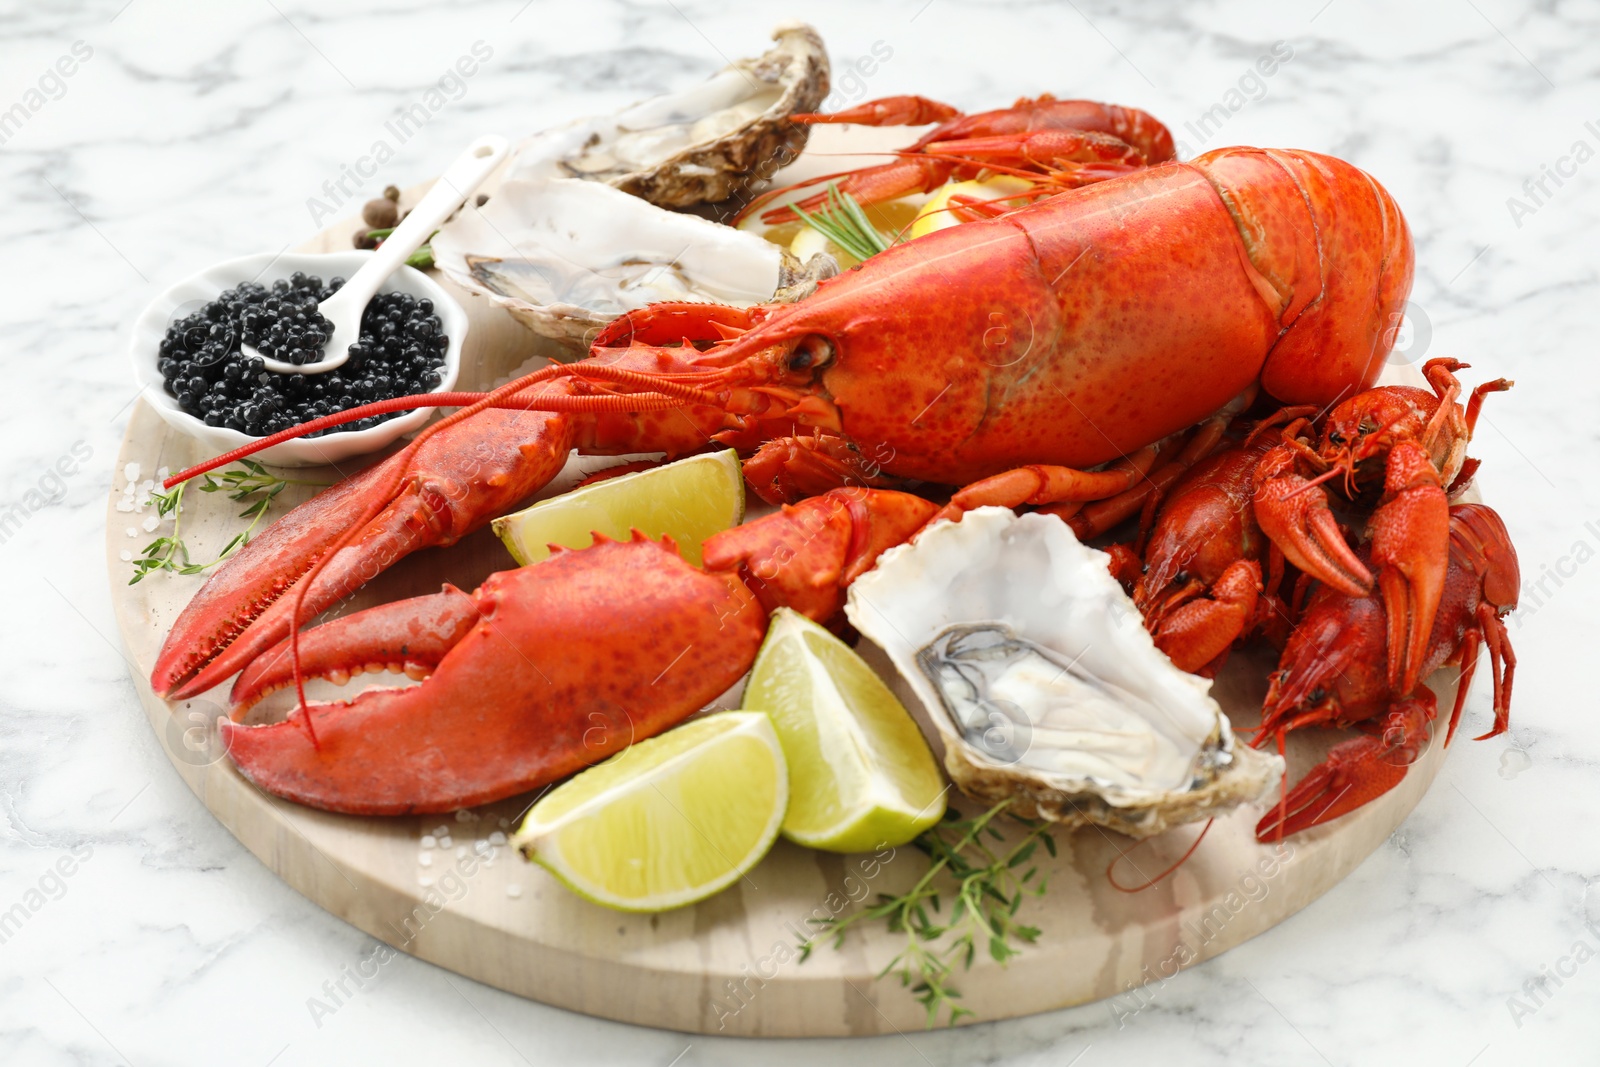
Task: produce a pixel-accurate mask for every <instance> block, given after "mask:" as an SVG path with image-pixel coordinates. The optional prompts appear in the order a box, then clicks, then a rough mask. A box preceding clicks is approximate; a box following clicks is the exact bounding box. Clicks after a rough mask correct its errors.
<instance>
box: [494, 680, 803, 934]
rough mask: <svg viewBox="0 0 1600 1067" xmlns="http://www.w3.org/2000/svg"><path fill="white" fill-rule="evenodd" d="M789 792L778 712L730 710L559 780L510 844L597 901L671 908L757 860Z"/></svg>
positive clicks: (716, 887)
mask: <svg viewBox="0 0 1600 1067" xmlns="http://www.w3.org/2000/svg"><path fill="white" fill-rule="evenodd" d="M788 801H789V776H788V773H787V771H786V770H785V768H784V763H783V751H782V749H781V748H780V747H779V745H778V738H777V735H776V734H774V733H773V732H772V722H771V720H769V719H768V718H767V717H766V716H765V715H762V714H759V713H757V712H745V711H725V712H719V713H718V714H715V715H707V716H705V717H704V718H700V719H695V720H693V721H692V722H689V723H687V724H686V725H684V726H680V727H678V728H677V729H676V730H669V731H668V732H666V733H664V734H662V735H661V736H659V737H653V738H651V739H649V740H648V741H641V742H639V743H638V744H636V745H633V746H632V747H631V748H628V749H626V750H624V751H622V752H619V753H617V754H616V755H615V756H612V757H611V758H610V759H608V760H606V761H605V762H604V763H600V764H596V765H595V766H593V767H590V768H589V769H588V770H586V771H584V772H583V773H581V774H579V775H578V776H577V777H575V778H573V779H571V780H570V781H568V782H566V783H565V784H564V785H562V786H560V787H558V788H557V789H555V790H553V791H552V792H551V793H550V794H549V795H547V796H546V797H545V798H544V799H543V800H541V801H539V802H538V803H537V804H535V805H534V806H533V810H531V811H529V812H528V817H527V818H526V819H525V820H523V823H522V828H521V829H520V830H518V831H517V833H516V836H515V837H514V838H512V844H513V845H515V846H516V847H517V848H518V849H520V850H521V851H522V853H523V855H525V856H527V857H528V858H529V859H531V860H533V861H535V862H536V863H539V864H541V865H543V866H544V867H546V868H547V869H549V871H550V873H552V874H554V875H555V876H556V877H557V878H559V879H560V880H561V882H562V883H563V884H564V885H566V887H567V888H568V889H571V890H572V891H573V892H574V893H577V894H578V895H579V896H581V897H584V898H585V899H587V900H591V901H593V902H595V903H596V904H604V905H605V906H606V907H608V908H616V909H618V910H620V911H666V910H667V909H668V908H677V907H682V906H683V905H685V904H692V903H694V902H695V901H697V900H704V899H705V898H706V897H709V896H711V895H712V894H714V893H717V892H719V891H720V890H722V889H725V888H727V887H728V886H729V885H731V884H733V883H734V882H735V881H737V880H738V879H739V878H740V876H742V875H743V874H744V873H745V872H746V871H748V870H750V868H752V867H754V866H755V865H756V864H757V863H759V862H760V861H761V857H763V856H765V855H766V854H767V850H768V849H770V848H771V847H772V842H773V841H774V840H776V839H777V836H778V826H779V824H780V823H782V821H783V812H784V807H785V806H786V805H787V803H788Z"/></svg>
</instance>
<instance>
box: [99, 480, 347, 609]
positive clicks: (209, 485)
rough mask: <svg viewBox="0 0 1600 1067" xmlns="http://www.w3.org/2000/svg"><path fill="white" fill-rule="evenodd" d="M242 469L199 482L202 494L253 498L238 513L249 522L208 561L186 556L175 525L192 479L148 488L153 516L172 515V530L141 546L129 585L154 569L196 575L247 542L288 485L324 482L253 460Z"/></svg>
mask: <svg viewBox="0 0 1600 1067" xmlns="http://www.w3.org/2000/svg"><path fill="white" fill-rule="evenodd" d="M241 462H242V463H243V465H244V468H245V469H244V470H228V471H223V472H222V473H221V474H207V475H205V476H204V479H203V480H202V481H201V482H200V483H199V488H200V491H201V492H202V493H217V492H225V493H227V494H228V497H229V499H232V500H235V501H239V502H241V503H242V502H243V501H245V500H246V499H248V498H250V497H255V499H254V500H253V501H251V503H250V504H249V506H248V507H246V508H245V509H244V510H243V511H241V512H239V517H240V518H241V519H249V520H250V525H249V526H246V527H245V528H244V529H243V530H241V531H240V532H239V533H236V534H234V535H233V539H232V540H230V541H229V542H228V543H227V544H226V545H225V546H223V549H222V551H221V552H219V553H217V558H216V559H213V560H212V561H211V562H209V563H195V562H193V561H192V560H191V559H190V558H189V546H188V545H186V544H184V543H183V538H182V537H181V536H179V533H178V528H179V526H181V525H182V523H183V514H182V513H183V491H184V490H185V489H187V488H188V487H189V486H190V485H191V484H194V483H191V482H183V483H182V484H180V485H178V486H176V487H174V488H173V489H172V491H171V492H167V493H161V492H156V491H154V490H152V491H151V493H150V497H149V502H150V503H152V504H154V505H155V506H156V515H157V516H158V517H160V518H166V517H167V516H169V515H170V516H172V533H171V534H169V535H167V536H166V537H158V538H156V539H155V540H154V541H151V542H150V543H149V544H148V545H146V546H145V547H144V553H143V554H142V555H141V556H139V558H138V559H135V560H134V561H133V569H134V574H133V577H132V578H129V579H128V584H129V585H137V584H138V583H139V581H140V580H141V579H143V578H144V577H145V576H146V575H148V574H150V573H152V572H154V571H172V572H174V573H176V574H199V573H200V572H201V571H204V570H207V569H209V568H211V567H215V566H216V565H217V564H219V563H221V562H222V561H223V560H225V559H227V558H228V557H229V556H231V555H233V554H234V553H235V552H237V551H238V550H239V549H241V548H243V547H244V546H245V545H246V544H248V543H249V541H250V535H251V534H252V533H254V532H255V529H256V527H257V526H259V525H260V524H261V520H262V518H263V517H264V516H265V515H266V513H267V508H268V507H270V506H271V504H272V500H273V498H274V497H276V496H277V495H278V494H279V493H281V492H283V491H284V489H286V488H288V487H289V486H291V485H324V484H326V483H324V482H309V481H302V480H301V479H298V478H280V477H278V476H277V475H276V474H273V473H272V472H270V471H268V470H267V468H265V467H263V466H262V465H261V464H260V463H257V462H256V461H255V460H253V459H246V460H242V461H241Z"/></svg>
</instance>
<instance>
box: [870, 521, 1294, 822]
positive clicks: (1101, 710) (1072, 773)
mask: <svg viewBox="0 0 1600 1067" xmlns="http://www.w3.org/2000/svg"><path fill="white" fill-rule="evenodd" d="M845 611H846V614H847V616H848V617H849V619H850V621H851V623H853V624H854V625H855V627H856V628H857V629H858V630H860V631H861V633H862V634H863V635H865V636H866V637H868V638H870V639H871V640H872V641H874V642H875V643H876V644H878V645H879V646H880V647H881V648H882V649H883V650H884V651H885V652H886V653H887V654H888V656H889V658H890V659H891V660H892V661H893V663H894V665H895V666H896V667H897V668H898V669H899V671H900V673H901V674H902V675H903V676H904V678H905V679H906V681H907V683H908V684H909V686H910V687H911V689H912V690H913V691H914V692H915V693H916V694H917V696H918V697H919V698H921V700H922V703H923V704H924V706H925V709H926V712H927V714H926V716H925V718H926V719H927V720H930V721H931V723H932V725H933V727H934V729H935V731H936V733H937V735H938V740H939V741H942V743H943V748H944V765H945V770H946V771H947V772H948V773H949V775H950V778H951V780H952V781H954V782H955V784H956V786H957V787H958V788H960V789H961V791H962V792H964V793H966V794H968V795H969V796H972V797H974V798H976V799H979V800H983V801H986V802H989V803H994V802H997V801H1000V800H1002V799H1005V798H1008V797H1010V798H1014V799H1015V801H1016V803H1015V805H1014V806H1013V808H1012V809H1011V811H1012V812H1013V813H1015V814H1017V815H1019V816H1022V817H1024V818H1037V817H1042V818H1046V819H1050V820H1053V821H1057V822H1061V823H1065V824H1069V825H1081V824H1084V823H1096V824H1099V825H1101V826H1105V827H1109V828H1111V829H1114V830H1119V831H1121V832H1122V833H1125V834H1130V835H1132V836H1134V837H1146V836H1149V835H1151V834H1156V833H1160V832H1162V831H1163V830H1166V829H1167V828H1168V827H1171V826H1175V825H1178V824H1180V823H1185V822H1191V821H1193V820H1196V819H1202V818H1206V817H1208V816H1211V815H1215V814H1218V813H1221V812H1225V811H1227V810H1230V809H1232V808H1234V807H1236V806H1237V805H1239V804H1241V803H1245V802H1248V801H1252V800H1256V799H1258V798H1259V797H1261V796H1262V795H1263V794H1264V793H1265V792H1267V791H1268V790H1269V789H1271V788H1272V786H1273V785H1275V784H1276V783H1277V782H1278V780H1279V778H1280V777H1281V775H1282V773H1283V761H1282V760H1281V759H1280V758H1279V757H1277V756H1275V755H1269V754H1266V753H1262V752H1258V751H1256V750H1255V749H1252V748H1249V747H1247V746H1245V745H1240V744H1237V743H1236V742H1235V740H1234V736H1233V731H1232V729H1231V727H1230V726H1229V723H1228V719H1227V716H1225V715H1224V714H1223V712H1222V708H1221V707H1220V706H1219V705H1218V704H1217V702H1216V701H1215V700H1213V699H1212V698H1211V696H1210V689H1211V683H1210V682H1209V681H1206V680H1205V679H1202V678H1198V677H1195V676H1194V675H1191V674H1187V673H1185V672H1183V671H1180V670H1178V669H1177V668H1176V667H1174V666H1173V665H1172V662H1171V661H1170V660H1168V659H1167V658H1166V656H1164V655H1162V654H1161V653H1160V652H1159V651H1157V649H1156V647H1155V644H1154V643H1153V642H1152V641H1151V639H1150V635H1149V634H1148V633H1147V632H1146V631H1145V629H1144V626H1143V625H1142V624H1141V622H1140V619H1139V615H1138V612H1137V611H1136V609H1135V608H1134V606H1133V603H1132V602H1131V601H1130V600H1129V599H1128V597H1127V596H1126V595H1125V594H1124V593H1123V591H1122V588H1121V586H1119V585H1118V584H1117V583H1116V580H1115V579H1113V578H1112V577H1111V574H1110V572H1109V571H1108V569H1107V567H1106V557H1105V555H1104V553H1101V552H1097V551H1095V550H1093V549H1090V548H1086V547H1085V546H1083V545H1082V544H1080V543H1079V542H1078V539H1077V538H1076V537H1074V536H1073V534H1072V531H1071V530H1070V529H1069V528H1068V527H1067V525H1066V524H1065V523H1063V522H1061V521H1060V520H1059V519H1056V518H1053V517H1050V516H1045V515H1021V516H1018V515H1015V514H1013V513H1012V512H1011V511H1009V510H1008V509H1005V508H980V509H978V510H976V511H973V512H971V513H969V514H967V515H966V516H964V517H963V518H962V519H961V521H960V522H958V523H940V524H938V525H935V526H933V527H930V528H929V529H927V530H925V531H923V532H922V533H921V534H920V535H918V536H917V538H916V539H915V540H914V541H912V542H911V543H910V544H908V545H902V546H900V547H898V548H895V549H891V550H890V551H889V552H886V553H884V555H883V557H882V558H881V559H880V560H879V561H878V565H877V567H876V568H875V569H874V570H873V571H871V572H869V573H868V574H866V575H864V576H862V577H861V578H860V579H858V580H857V581H856V582H855V584H854V585H852V586H851V587H850V598H849V602H848V604H847V606H846V609H845Z"/></svg>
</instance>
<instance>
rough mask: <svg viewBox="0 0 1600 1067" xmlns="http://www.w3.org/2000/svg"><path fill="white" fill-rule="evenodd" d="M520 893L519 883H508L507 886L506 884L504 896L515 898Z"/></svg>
mask: <svg viewBox="0 0 1600 1067" xmlns="http://www.w3.org/2000/svg"><path fill="white" fill-rule="evenodd" d="M521 895H522V887H521V886H520V885H508V886H506V896H508V897H510V898H511V899H512V900H515V899H516V898H518V897H520V896H521Z"/></svg>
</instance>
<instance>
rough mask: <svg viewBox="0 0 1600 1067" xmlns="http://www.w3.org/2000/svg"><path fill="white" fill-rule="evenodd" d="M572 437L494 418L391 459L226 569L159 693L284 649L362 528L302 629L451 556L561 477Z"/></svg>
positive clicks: (542, 420) (183, 628) (218, 677)
mask: <svg viewBox="0 0 1600 1067" xmlns="http://www.w3.org/2000/svg"><path fill="white" fill-rule="evenodd" d="M572 437H573V430H572V424H571V422H570V421H569V420H568V419H567V418H566V417H565V416H561V415H552V414H550V413H547V412H541V411H514V410H498V409H497V410H490V411H484V412H480V413H479V414H478V416H477V417H476V418H475V419H473V420H472V421H471V422H470V423H463V424H461V425H458V426H452V427H450V428H448V429H447V430H446V431H444V432H441V433H438V434H436V435H434V436H432V437H430V438H429V439H428V440H427V441H425V442H424V443H423V444H422V446H421V447H420V448H419V449H418V450H417V451H416V453H415V455H414V456H408V455H407V453H404V452H402V453H399V454H397V455H394V456H391V457H390V458H389V459H387V460H384V461H383V462H381V463H378V464H374V465H373V466H371V467H369V468H367V469H366V470H364V471H362V472H360V473H359V474H357V475H355V476H353V477H351V478H348V479H346V480H345V481H343V482H341V483H339V484H338V485H336V486H334V487H333V488H332V489H330V490H328V491H327V492H324V493H321V494H319V495H317V496H316V497H313V498H312V499H311V500H309V501H307V502H306V503H304V504H301V505H300V506H299V507H297V508H295V509H294V510H292V511H291V512H289V513H288V514H287V515H285V516H284V517H283V518H282V519H280V520H279V521H278V522H276V523H274V524H273V525H272V526H270V527H269V528H268V529H267V530H266V532H265V533H263V534H262V535H261V536H259V537H257V538H255V539H254V540H252V541H251V542H250V543H249V544H247V545H245V546H244V548H243V549H241V550H240V551H239V552H238V554H237V555H235V556H233V557H232V558H230V559H229V560H228V561H227V562H226V563H224V564H223V565H222V567H221V568H220V569H219V570H218V571H217V573H216V574H214V575H212V576H211V579H210V580H209V581H207V582H206V584H205V586H204V587H202V588H201V590H200V592H199V593H198V594H197V595H196V596H195V598H194V599H193V600H191V601H190V602H189V604H188V606H187V607H186V608H184V610H183V614H182V615H180V616H179V617H178V621H177V622H176V623H174V624H173V627H172V631H171V632H170V633H168V634H167V640H166V643H165V644H164V645H162V647H161V654H160V655H159V656H158V657H157V659H156V665H155V669H154V670H153V671H152V672H151V680H150V681H151V686H152V688H154V689H155V691H156V693H157V695H159V696H163V697H166V698H168V699H172V700H180V699H184V698H186V697H190V696H193V695H195V694H197V693H201V692H204V691H205V690H207V689H210V688H211V687H213V686H215V685H218V684H219V683H221V682H222V681H224V680H225V679H227V678H228V676H229V675H231V674H233V673H234V672H235V671H238V670H241V669H242V668H243V667H244V666H245V665H246V664H248V663H249V662H250V661H251V660H253V659H254V658H255V657H256V656H258V655H260V654H261V653H262V652H264V651H266V650H267V649H268V648H270V647H271V646H272V645H273V644H275V643H276V642H278V641H279V640H281V639H283V638H284V637H286V636H287V635H288V633H289V629H290V625H291V618H292V617H293V616H294V615H295V614H296V612H295V598H294V597H293V596H290V595H288V594H289V592H290V591H291V590H292V589H293V588H294V587H295V585H296V584H297V583H298V582H299V581H300V579H301V578H302V576H304V575H305V574H306V573H307V572H308V571H309V570H310V569H311V568H312V566H313V565H315V564H316V563H317V562H318V560H319V559H320V558H321V557H322V556H324V555H326V554H327V553H328V552H329V551H331V550H333V549H334V546H336V545H338V544H339V542H340V541H341V539H343V538H344V537H345V535H346V534H347V533H348V532H349V531H350V530H351V528H352V527H355V528H358V529H359V532H358V533H357V534H356V535H355V537H354V539H352V540H350V541H349V542H348V543H347V544H346V545H345V546H344V547H343V548H339V549H338V550H337V552H335V554H334V556H333V557H332V558H331V559H329V560H328V561H327V563H326V564H325V565H324V566H323V568H322V570H321V571H320V572H319V573H318V574H317V575H316V577H315V579H314V581H313V582H312V583H311V585H310V587H309V588H307V589H306V591H305V594H304V602H303V604H301V606H300V610H299V613H298V614H299V617H300V618H302V619H309V618H314V617H315V616H316V615H317V614H319V613H320V612H322V611H324V610H325V609H327V608H328V607H330V606H331V605H332V604H334V603H335V602H336V601H338V600H339V599H341V598H342V597H345V596H347V595H349V594H350V593H352V592H354V591H355V590H356V589H358V588H360V586H361V585H362V584H363V583H365V582H367V581H369V580H371V578H372V577H373V576H374V575H376V574H377V573H378V572H379V571H381V570H382V569H383V568H385V567H387V566H390V565H391V564H393V563H394V562H395V561H396V560H398V559H400V558H401V557H403V556H407V555H409V554H410V553H412V552H415V551H416V550H417V549H419V548H427V547H430V546H432V545H448V544H452V543H454V542H455V541H457V540H459V539H460V538H462V537H464V536H466V535H467V534H468V533H471V532H472V531H473V530H475V529H477V528H478V527H480V526H482V525H484V524H485V523H487V522H488V521H489V520H490V519H492V518H494V517H495V516H497V515H501V514H504V513H505V512H507V511H509V510H511V508H512V507H513V506H515V505H516V504H517V503H519V502H520V501H521V500H522V499H524V498H525V497H527V496H528V495H529V494H531V493H533V492H534V491H536V490H537V489H538V488H539V487H540V486H542V485H544V484H545V483H546V482H548V481H549V480H550V479H551V478H552V477H554V476H555V474H556V472H557V471H559V470H560V469H561V467H562V465H563V464H564V463H565V462H566V459H567V453H568V451H569V450H570V449H571V447H572ZM408 460H409V462H408ZM369 515H370V516H371V517H370V518H368V516H369ZM363 520H365V522H363Z"/></svg>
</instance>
